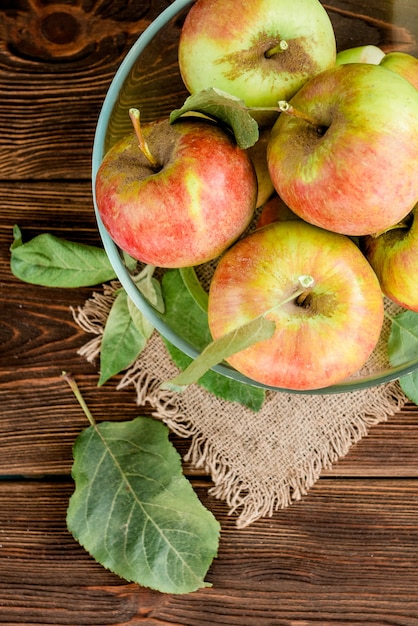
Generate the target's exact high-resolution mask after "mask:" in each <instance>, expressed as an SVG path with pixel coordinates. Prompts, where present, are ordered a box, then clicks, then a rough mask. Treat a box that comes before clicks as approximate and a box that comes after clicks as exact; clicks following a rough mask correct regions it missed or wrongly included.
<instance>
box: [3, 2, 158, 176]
mask: <svg viewBox="0 0 418 626" xmlns="http://www.w3.org/2000/svg"><path fill="white" fill-rule="evenodd" d="M169 4H170V2H169V1H168V0H154V1H153V2H145V3H144V2H132V1H129V2H124V3H122V2H116V3H108V2H106V3H104V2H99V3H92V2H87V1H85V2H80V3H76V4H74V3H68V2H66V3H60V4H57V5H56V6H55V5H52V4H51V3H48V5H47V6H45V5H44V3H37V2H24V1H23V0H20V1H19V0H18V1H17V2H12V3H9V2H6V6H5V7H4V3H3V4H2V7H1V19H0V40H1V41H2V44H3V45H2V46H1V48H0V102H1V106H0V133H1V136H2V141H1V144H0V178H3V179H15V180H16V179H31V178H41V179H51V178H76V177H77V178H85V179H88V178H89V176H90V153H91V145H92V142H93V137H94V131H95V125H96V121H97V116H98V114H99V111H100V108H101V106H102V102H103V99H104V97H105V94H106V91H107V89H108V87H109V84H110V82H111V80H112V78H113V76H114V74H115V72H116V70H117V68H118V67H119V65H120V63H121V62H122V60H123V58H124V56H125V55H126V53H127V51H128V50H129V48H130V47H131V46H132V44H133V43H134V41H135V40H136V39H137V38H138V36H139V35H140V34H141V33H142V32H143V30H144V29H145V28H146V26H148V24H149V23H150V22H151V21H152V20H153V19H154V18H155V17H156V16H157V15H158V14H159V13H160V12H161V11H162V10H163V9H164V8H166V7H167V6H168V5H169Z"/></svg>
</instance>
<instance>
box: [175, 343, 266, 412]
mask: <svg viewBox="0 0 418 626" xmlns="http://www.w3.org/2000/svg"><path fill="white" fill-rule="evenodd" d="M164 343H165V345H166V348H167V350H168V353H169V355H170V357H171V358H172V360H173V361H174V363H175V364H176V365H177V367H179V368H180V369H182V370H185V369H186V368H187V367H189V365H190V363H191V362H192V360H193V359H192V358H191V357H188V356H187V354H184V353H183V352H182V351H181V350H179V349H178V348H176V346H173V344H171V343H170V342H169V341H167V340H166V339H164ZM198 382H199V385H200V386H201V387H203V388H204V389H206V391H209V392H210V393H212V394H213V395H214V396H217V397H218V398H222V399H223V400H227V401H228V402H238V403H239V404H242V405H243V406H245V407H247V408H248V409H251V410H252V411H255V412H257V411H259V410H260V409H261V407H262V406H263V403H264V400H265V397H266V392H265V390H264V389H261V388H260V387H253V386H251V385H247V384H245V383H241V382H240V381H238V380H234V379H233V378H228V377H227V376H224V375H223V374H218V372H214V371H213V370H209V371H208V372H206V374H204V375H203V376H202V377H201V378H200V379H199V381H198Z"/></svg>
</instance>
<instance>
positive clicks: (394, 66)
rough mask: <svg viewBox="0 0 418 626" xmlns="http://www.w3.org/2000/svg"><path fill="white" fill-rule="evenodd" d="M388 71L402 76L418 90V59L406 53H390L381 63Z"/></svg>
mask: <svg viewBox="0 0 418 626" xmlns="http://www.w3.org/2000/svg"><path fill="white" fill-rule="evenodd" d="M380 65H381V66H382V67H385V68H386V69H387V70H391V71H392V72H396V73H397V74H400V75H401V76H403V77H404V78H406V80H408V81H409V82H410V83H411V84H412V85H414V87H415V89H418V59H416V58H415V57H413V56H412V55H411V54H407V53H406V52H388V54H386V55H385V56H384V57H383V59H382V60H381V61H380Z"/></svg>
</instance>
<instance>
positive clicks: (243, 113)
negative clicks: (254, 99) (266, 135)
mask: <svg viewBox="0 0 418 626" xmlns="http://www.w3.org/2000/svg"><path fill="white" fill-rule="evenodd" d="M185 113H201V114H203V115H206V116H207V117H210V118H211V119H214V120H216V121H219V122H221V123H223V124H226V126H228V127H229V128H230V129H231V130H232V132H233V133H234V136H235V141H236V142H237V144H238V146H239V147H240V148H243V149H247V148H250V147H251V146H253V145H254V144H255V143H256V142H257V141H258V138H259V130H258V123H257V122H256V120H255V119H254V118H253V117H252V115H251V114H250V111H249V109H248V107H247V106H246V105H245V103H244V102H243V101H242V100H240V99H239V98H236V97H235V96H232V95H231V94H228V93H226V92H224V91H221V90H219V89H215V88H212V87H210V88H209V89H203V90H202V91H199V92H197V93H194V94H192V95H191V96H189V97H188V98H187V99H186V100H185V102H184V104H183V106H182V107H181V108H180V109H175V110H174V111H172V112H171V115H170V122H171V123H173V122H175V121H176V120H177V119H178V118H179V117H181V116H182V115H184V114H185Z"/></svg>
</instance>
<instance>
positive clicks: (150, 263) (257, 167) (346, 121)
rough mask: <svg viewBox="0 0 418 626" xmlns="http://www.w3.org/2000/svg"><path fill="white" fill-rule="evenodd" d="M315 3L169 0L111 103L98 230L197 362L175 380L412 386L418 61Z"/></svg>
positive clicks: (342, 387) (338, 388)
mask: <svg viewBox="0 0 418 626" xmlns="http://www.w3.org/2000/svg"><path fill="white" fill-rule="evenodd" d="M326 6H327V8H326V9H325V8H324V6H323V5H322V4H321V3H320V2H319V0H298V1H297V2H295V0H262V1H261V2H260V1H259V0H257V1H256V0H247V1H246V2H242V1H238V2H237V1H236V0H196V1H195V2H191V1H190V0H175V1H174V2H173V3H172V4H171V5H170V6H168V8H167V9H165V11H163V13H161V14H160V15H159V16H158V17H157V18H156V19H155V20H154V22H152V23H151V24H150V26H149V27H148V28H147V29H146V30H145V31H144V32H143V33H142V35H141V36H140V37H139V39H138V40H137V41H136V43H135V44H134V45H133V47H132V48H131V49H130V51H129V53H128V55H127V56H126V58H125V59H124V61H123V63H122V64H121V66H120V68H119V70H118V72H117V73H116V75H115V77H114V79H113V81H112V84H111V86H110V88H109V91H108V93H107V96H106V98H105V101H104V103H103V107H102V110H101V113H100V116H99V120H98V124H97V130H96V136H95V141H94V147H93V167H92V178H93V199H94V206H95V212H96V218H97V223H98V228H99V231H100V235H101V238H102V241H103V245H104V247H105V250H106V252H107V254H108V256H109V259H110V261H111V263H112V265H113V267H114V269H115V272H116V274H117V276H118V278H119V280H120V282H121V284H122V286H123V287H124V288H125V290H126V291H127V293H128V296H129V297H130V299H131V300H132V301H133V303H134V304H135V305H136V307H137V308H138V309H139V310H140V311H141V313H142V314H143V315H144V316H145V317H146V318H147V319H148V320H149V322H151V324H152V325H153V326H154V328H155V329H156V330H157V331H158V332H159V333H160V334H161V335H162V336H163V337H164V338H165V339H166V340H167V342H169V344H170V345H172V346H174V347H175V348H176V349H178V350H180V351H181V352H182V353H184V354H185V355H187V356H188V357H191V358H192V359H193V362H194V363H195V364H196V363H199V366H198V367H195V368H194V371H193V373H191V374H190V376H191V378H189V379H187V375H186V377H185V378H182V379H181V384H183V383H184V384H188V383H189V382H193V381H194V379H193V376H195V377H196V376H197V374H196V372H197V373H199V375H201V373H202V371H204V370H205V368H206V369H208V368H211V369H214V370H215V371H217V372H218V373H220V374H222V375H224V376H227V377H229V378H233V379H235V380H238V381H240V382H243V383H246V384H248V385H253V386H259V387H263V388H266V389H271V390H277V391H286V392H292V393H305V394H316V393H320V394H324V393H337V392H338V393H340V392H349V391H354V390H357V389H361V388H366V387H370V386H375V385H379V384H382V383H385V382H388V381H390V380H395V379H398V378H402V379H403V380H404V379H406V377H408V379H409V380H410V381H411V384H412V385H414V384H415V380H414V377H415V375H416V372H418V286H417V282H416V276H417V270H418V225H417V224H418V222H417V220H415V217H416V215H417V212H418V176H417V174H416V172H417V171H418V170H417V166H418V133H417V128H418V59H417V58H416V57H415V56H414V55H413V54H412V53H409V52H405V51H400V50H396V49H389V47H387V49H385V47H384V46H382V47H380V46H378V45H374V44H370V43H368V42H364V41H362V40H361V35H360V34H359V35H358V38H359V39H358V42H355V43H356V44H358V45H355V46H353V36H352V34H349V33H348V34H347V35H345V36H346V40H344V36H342V34H341V32H340V31H339V30H338V28H339V26H338V24H339V22H338V20H337V17H338V12H336V13H335V14H333V12H332V6H331V7H330V6H329V5H326ZM336 16H337V17H336ZM337 33H339V35H338V37H337ZM412 39H413V38H412ZM412 45H413V44H411V46H412ZM157 292H158V294H157ZM156 294H157V295H156ZM409 375H410V376H409ZM181 384H180V381H179V388H180V387H181Z"/></svg>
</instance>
